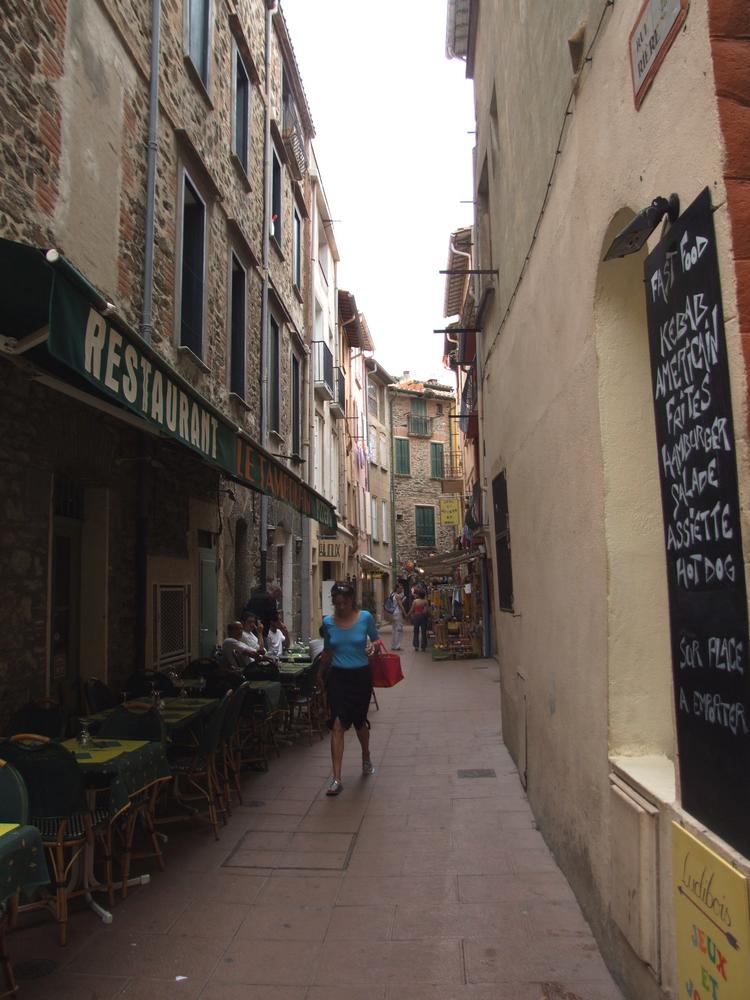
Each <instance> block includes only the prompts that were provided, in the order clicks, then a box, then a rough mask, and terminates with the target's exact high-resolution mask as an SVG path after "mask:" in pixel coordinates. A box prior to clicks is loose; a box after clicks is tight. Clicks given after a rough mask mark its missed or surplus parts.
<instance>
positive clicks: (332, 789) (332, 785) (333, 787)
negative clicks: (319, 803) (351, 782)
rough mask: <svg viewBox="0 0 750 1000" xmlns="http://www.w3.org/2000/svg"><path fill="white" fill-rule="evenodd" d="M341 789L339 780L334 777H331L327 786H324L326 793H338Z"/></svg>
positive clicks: (342, 787)
mask: <svg viewBox="0 0 750 1000" xmlns="http://www.w3.org/2000/svg"><path fill="white" fill-rule="evenodd" d="M343 789H344V786H343V785H342V784H341V782H340V781H337V780H336V779H335V778H331V780H330V781H329V782H328V788H326V795H338V794H339V793H340V792H342V791H343Z"/></svg>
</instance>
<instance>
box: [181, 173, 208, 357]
mask: <svg viewBox="0 0 750 1000" xmlns="http://www.w3.org/2000/svg"><path fill="white" fill-rule="evenodd" d="M181 257H182V259H181V261H180V283H181V284H180V345H181V346H182V347H187V348H189V349H190V350H191V351H192V352H193V354H195V356H196V357H198V358H202V357H203V298H204V288H205V277H204V270H205V263H206V206H205V205H204V203H203V201H202V199H201V197H200V195H199V194H198V192H197V191H196V189H195V186H194V185H193V183H192V181H191V180H190V178H189V177H188V175H187V172H185V171H183V174H182V246H181Z"/></svg>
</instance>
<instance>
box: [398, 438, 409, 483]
mask: <svg viewBox="0 0 750 1000" xmlns="http://www.w3.org/2000/svg"><path fill="white" fill-rule="evenodd" d="M394 445H395V452H396V468H395V472H396V475H397V476H410V475H411V451H410V442H409V439H408V438H395V439H394Z"/></svg>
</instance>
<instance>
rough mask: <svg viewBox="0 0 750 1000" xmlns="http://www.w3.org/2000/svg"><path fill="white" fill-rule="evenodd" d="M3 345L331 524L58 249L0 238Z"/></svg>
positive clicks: (307, 493)
mask: <svg viewBox="0 0 750 1000" xmlns="http://www.w3.org/2000/svg"><path fill="white" fill-rule="evenodd" d="M0 347H1V348H2V351H3V352H4V353H5V354H7V355H10V356H14V357H22V358H23V359H24V360H27V361H29V362H31V363H32V364H34V365H35V366H37V367H39V368H41V369H42V370H44V371H45V372H48V373H49V374H51V375H53V376H55V377H56V378H58V379H60V380H62V381H65V382H68V383H70V384H71V385H73V386H74V387H76V388H78V389H83V390H85V392H86V393H88V394H90V395H91V396H92V397H94V398H97V399H104V400H108V401H109V402H111V403H113V404H114V406H115V407H116V408H117V409H120V410H122V411H123V413H129V414H131V415H132V416H135V417H136V418H137V419H138V421H139V422H140V423H142V424H143V426H144V429H146V430H150V431H152V432H154V431H156V432H157V433H160V434H163V435H164V436H165V437H167V438H171V439H172V440H174V441H177V442H178V443H180V444H181V445H184V446H185V447H186V448H189V449H190V450H191V451H193V452H194V453H196V454H198V455H199V456H200V457H201V458H202V459H203V460H204V461H206V462H208V463H209V464H210V465H213V466H215V467H216V468H217V469H219V470H220V471H221V472H223V473H224V474H225V475H227V476H229V477H230V478H231V479H233V480H235V481H236V482H238V483H241V484H242V485H243V486H247V487H249V488H250V489H252V490H256V491H257V492H259V493H265V494H266V495H267V496H270V497H273V498H275V499H277V500H281V501H282V502H283V503H286V504H288V505H289V506H290V507H293V508H294V509H295V510H297V511H299V512H300V513H301V514H303V515H305V516H306V517H310V518H312V519H313V520H315V521H318V522H319V523H320V524H322V525H324V526H325V527H326V528H327V529H330V530H332V531H335V530H336V511H335V509H334V507H333V506H332V505H331V504H330V503H329V502H328V501H327V500H325V499H324V498H323V497H322V496H320V495H319V494H318V493H316V492H315V490H313V489H311V488H310V487H309V486H308V485H307V484H306V483H304V482H303V481H302V480H301V479H299V478H298V477H297V476H295V475H294V474H293V473H292V472H290V470H289V469H287V468H286V466H284V465H282V464H281V463H280V462H278V461H277V460H276V459H275V458H274V457H273V456H272V455H270V454H269V452H267V451H265V450H264V449H263V448H261V447H260V445H258V444H256V443H255V442H254V441H253V440H252V438H250V437H249V435H247V434H246V433H245V432H244V431H243V430H242V429H241V428H240V427H237V426H235V425H233V424H232V423H231V422H230V421H229V419H228V418H227V417H226V416H225V415H224V414H222V413H221V411H220V410H218V409H216V407H214V406H212V405H211V404H210V403H209V402H208V400H206V399H204V398H203V396H201V395H200V394H199V393H198V392H197V391H196V390H195V389H194V388H193V387H192V386H191V385H190V384H189V383H188V382H187V381H186V380H185V379H183V378H182V377H181V376H180V375H179V374H178V373H177V372H176V371H175V370H174V369H173V368H171V367H170V365H169V364H167V362H166V361H165V360H164V359H163V358H162V357H161V356H160V355H159V354H158V353H157V352H156V351H155V350H154V349H153V348H152V347H150V346H149V344H147V343H146V342H145V341H144V340H143V339H142V338H141V337H140V336H139V335H138V334H137V333H136V332H135V331H134V330H132V329H130V328H129V327H128V325H127V324H126V323H125V322H124V321H123V320H122V319H121V318H120V317H118V316H117V314H116V312H115V309H114V307H113V306H112V305H111V304H110V303H108V302H107V300H106V299H105V298H104V297H103V296H102V295H101V294H100V293H99V292H98V291H97V290H96V289H95V288H94V287H93V286H92V285H91V284H90V283H89V282H88V281H87V280H86V279H85V278H84V277H83V275H82V274H80V272H78V271H77V270H76V269H75V268H74V267H73V265H72V264H71V263H70V262H69V261H67V260H66V259H65V258H64V257H63V256H62V255H61V254H59V253H57V251H55V250H50V251H48V252H47V253H46V254H45V253H44V252H43V251H41V250H39V249H37V248H36V247H32V246H28V245H27V244H23V243H14V242H12V241H11V240H4V239H0Z"/></svg>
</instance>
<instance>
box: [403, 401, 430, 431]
mask: <svg viewBox="0 0 750 1000" xmlns="http://www.w3.org/2000/svg"><path fill="white" fill-rule="evenodd" d="M431 423H432V421H431V420H430V418H429V417H428V416H427V401H426V400H424V399H412V401H411V404H410V406H409V415H408V427H409V434H411V435H413V436H414V437H429V436H430V428H431Z"/></svg>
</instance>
